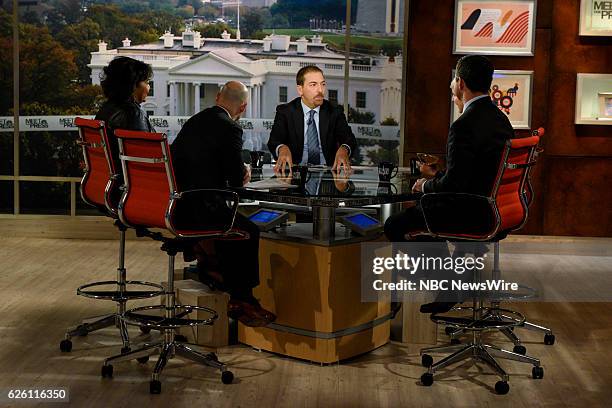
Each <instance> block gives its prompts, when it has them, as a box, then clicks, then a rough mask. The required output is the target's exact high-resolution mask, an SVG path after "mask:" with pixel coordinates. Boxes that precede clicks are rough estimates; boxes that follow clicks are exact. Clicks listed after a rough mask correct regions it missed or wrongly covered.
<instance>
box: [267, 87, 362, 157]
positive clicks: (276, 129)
mask: <svg viewBox="0 0 612 408" xmlns="http://www.w3.org/2000/svg"><path fill="white" fill-rule="evenodd" d="M319 132H320V133H321V134H320V137H321V147H322V149H323V156H324V157H325V161H326V162H327V165H329V166H331V165H332V164H333V163H334V159H335V158H336V152H337V151H338V148H339V147H340V145H343V144H345V145H347V146H349V147H350V149H351V156H353V155H354V154H355V150H356V149H357V141H356V140H355V135H353V132H352V131H351V128H350V126H349V125H348V123H347V122H346V117H345V116H344V112H343V110H342V108H341V107H339V106H334V105H332V104H331V103H330V102H329V101H327V100H325V101H323V105H321V108H320V110H319ZM281 144H284V145H287V146H288V147H289V150H291V158H292V159H293V162H294V163H299V162H300V161H302V153H303V150H304V110H303V109H302V104H301V98H299V97H298V98H295V99H294V100H292V101H291V102H289V103H286V104H283V105H279V106H277V107H276V116H275V117H274V125H273V126H272V130H271V131H270V139H269V140H268V149H270V152H271V153H272V155H273V156H274V158H275V159H278V157H277V155H276V148H277V147H278V145H281Z"/></svg>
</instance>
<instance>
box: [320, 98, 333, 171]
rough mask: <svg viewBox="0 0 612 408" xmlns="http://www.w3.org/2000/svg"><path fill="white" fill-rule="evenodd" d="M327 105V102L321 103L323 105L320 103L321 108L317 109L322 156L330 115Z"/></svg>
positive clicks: (324, 150)
mask: <svg viewBox="0 0 612 408" xmlns="http://www.w3.org/2000/svg"><path fill="white" fill-rule="evenodd" d="M328 107H329V105H328V104H327V103H323V105H321V109H319V136H320V137H321V151H322V152H323V155H324V156H325V152H326V147H327V130H328V127H329V116H330V111H329V109H328ZM325 160H327V157H326V158H325Z"/></svg>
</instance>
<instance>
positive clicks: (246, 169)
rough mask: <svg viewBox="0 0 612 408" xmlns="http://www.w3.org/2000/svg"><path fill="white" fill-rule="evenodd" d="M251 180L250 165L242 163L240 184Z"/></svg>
mask: <svg viewBox="0 0 612 408" xmlns="http://www.w3.org/2000/svg"><path fill="white" fill-rule="evenodd" d="M249 181H251V166H249V165H247V164H245V165H244V177H243V178H242V185H243V186H245V185H247V183H248V182H249Z"/></svg>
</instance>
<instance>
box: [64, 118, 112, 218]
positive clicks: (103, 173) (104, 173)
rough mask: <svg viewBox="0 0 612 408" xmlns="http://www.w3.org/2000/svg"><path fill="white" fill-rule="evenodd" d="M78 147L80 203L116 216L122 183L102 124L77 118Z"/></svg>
mask: <svg viewBox="0 0 612 408" xmlns="http://www.w3.org/2000/svg"><path fill="white" fill-rule="evenodd" d="M75 124H76V125H77V127H78V129H79V138H78V140H77V144H78V145H80V146H81V148H82V150H83V160H84V162H85V169H84V171H85V173H84V174H83V179H82V180H81V196H82V197H83V201H85V202H86V203H88V204H90V205H93V206H95V207H97V208H98V209H100V210H105V211H107V212H109V213H110V214H111V215H114V216H116V215H117V206H118V197H119V194H118V191H119V187H120V184H121V181H120V173H118V170H119V168H118V166H117V163H114V162H113V159H112V156H111V154H110V145H109V141H108V135H107V133H106V128H105V127H104V122H103V121H101V120H94V119H84V118H80V117H77V118H76V120H75Z"/></svg>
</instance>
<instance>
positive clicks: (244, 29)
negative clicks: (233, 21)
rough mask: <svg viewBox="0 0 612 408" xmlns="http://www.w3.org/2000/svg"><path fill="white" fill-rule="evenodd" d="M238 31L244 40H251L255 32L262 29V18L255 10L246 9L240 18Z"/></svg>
mask: <svg viewBox="0 0 612 408" xmlns="http://www.w3.org/2000/svg"><path fill="white" fill-rule="evenodd" d="M240 23H241V24H240V29H241V30H240V31H241V35H242V36H243V37H244V38H253V36H254V34H255V33H256V32H257V31H261V30H262V29H263V27H264V26H263V18H262V15H261V14H260V13H259V11H258V10H257V9H251V8H249V9H247V11H246V12H245V13H244V14H243V15H242V16H241V17H240Z"/></svg>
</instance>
